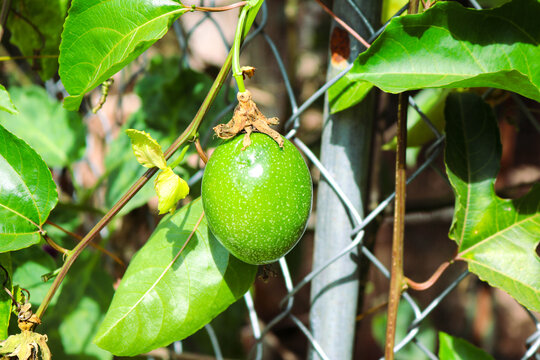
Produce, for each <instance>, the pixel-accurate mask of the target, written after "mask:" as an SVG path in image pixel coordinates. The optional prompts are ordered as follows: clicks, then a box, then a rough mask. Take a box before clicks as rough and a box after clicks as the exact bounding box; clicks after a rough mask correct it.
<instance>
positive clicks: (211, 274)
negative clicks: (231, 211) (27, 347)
mask: <svg viewBox="0 0 540 360" xmlns="http://www.w3.org/2000/svg"><path fill="white" fill-rule="evenodd" d="M202 213H203V211H202V203H201V201H200V199H198V200H195V201H193V202H192V203H190V204H189V205H188V206H186V207H184V208H182V209H181V210H180V211H178V212H176V213H175V214H174V215H171V216H166V217H165V218H164V219H163V220H162V221H161V223H160V224H159V225H158V227H157V229H156V230H155V231H154V233H153V234H152V236H151V237H150V239H148V242H147V243H146V244H145V246H144V247H143V248H142V249H141V250H139V252H138V253H137V254H136V255H135V256H134V257H133V259H132V260H131V263H130V265H129V267H128V269H127V272H126V274H125V275H124V278H123V279H122V282H121V283H120V286H119V287H118V290H116V294H115V295H114V298H113V301H112V303H111V306H110V308H109V310H108V312H107V315H106V317H105V320H104V321H103V323H102V324H101V327H100V328H99V331H98V334H97V336H96V339H95V342H96V344H97V345H98V346H100V347H102V348H104V349H106V350H109V351H111V352H112V353H113V354H115V355H124V356H133V355H137V354H140V353H144V352H147V351H150V350H152V349H155V348H158V347H161V346H166V345H168V344H170V343H172V342H173V341H176V340H181V339H183V338H185V337H187V336H189V335H191V334H193V333H194V332H196V331H197V330H198V329H200V328H201V327H203V326H204V325H205V324H207V323H208V322H209V321H210V320H212V319H213V318H214V317H215V316H217V315H218V314H219V313H221V312H222V311H223V310H225V309H226V308H227V307H228V306H229V305H230V304H232V303H233V302H234V301H236V300H237V299H238V298H239V297H241V296H242V295H243V294H244V293H245V292H246V291H247V290H248V289H249V287H250V286H251V284H252V282H253V280H254V276H255V271H256V266H252V265H248V264H245V263H243V262H241V261H240V260H238V259H236V258H235V257H234V256H232V255H230V253H229V252H228V251H227V250H226V249H225V248H223V246H222V245H221V244H220V243H219V242H218V241H217V240H216V238H215V237H214V236H213V235H212V234H211V232H210V231H209V229H208V226H207V223H206V219H205V218H204V217H203V218H202V220H201V215H202ZM199 221H200V223H199V224H198V222H199ZM197 224H198V226H197ZM192 233H193V237H192V238H191V239H190V241H189V243H188V244H187V245H186V247H185V249H183V250H182V247H183V246H184V245H185V242H186V241H187V239H188V238H189V237H190V236H191V234H192Z"/></svg>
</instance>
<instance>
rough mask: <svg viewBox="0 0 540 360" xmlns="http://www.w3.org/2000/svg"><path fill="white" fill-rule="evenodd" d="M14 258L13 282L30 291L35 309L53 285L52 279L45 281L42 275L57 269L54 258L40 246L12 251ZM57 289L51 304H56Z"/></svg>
mask: <svg viewBox="0 0 540 360" xmlns="http://www.w3.org/2000/svg"><path fill="white" fill-rule="evenodd" d="M11 255H12V259H13V269H14V270H13V284H15V285H18V286H20V287H22V288H24V289H26V290H28V291H29V292H30V302H31V303H32V307H33V309H34V310H36V309H37V306H39V304H41V301H42V300H43V299H44V298H45V294H47V291H48V290H49V288H50V287H51V284H52V280H49V281H47V282H44V281H43V279H42V275H45V274H48V273H50V272H52V271H54V270H55V269H56V264H55V262H54V260H53V258H52V257H51V256H50V255H49V254H48V253H46V252H45V251H44V250H43V249H41V247H39V246H32V247H30V248H28V249H24V250H22V251H15V252H12V253H11ZM61 286H62V287H63V285H61ZM59 293H60V291H57V293H56V295H55V296H54V297H53V299H52V301H51V303H50V304H49V306H54V305H55V304H56V302H57V300H58V294H59Z"/></svg>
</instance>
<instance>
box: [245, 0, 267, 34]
mask: <svg viewBox="0 0 540 360" xmlns="http://www.w3.org/2000/svg"><path fill="white" fill-rule="evenodd" d="M263 3H264V0H248V5H247V6H249V7H250V9H249V11H248V14H247V17H246V24H245V26H244V37H245V36H246V35H247V34H248V32H249V29H251V26H252V25H253V22H254V21H255V18H256V17H257V13H258V12H259V9H260V8H261V6H262V4H263Z"/></svg>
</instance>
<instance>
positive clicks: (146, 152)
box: [126, 129, 167, 169]
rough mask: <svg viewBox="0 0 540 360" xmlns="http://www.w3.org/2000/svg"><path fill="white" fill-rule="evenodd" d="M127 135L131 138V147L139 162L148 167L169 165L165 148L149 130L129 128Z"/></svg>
mask: <svg viewBox="0 0 540 360" xmlns="http://www.w3.org/2000/svg"><path fill="white" fill-rule="evenodd" d="M126 134H127V136H129V138H130V139H131V147H132V148H133V153H134V154H135V157H136V158H137V161H138V162H139V164H141V165H142V166H144V167H146V168H153V167H158V168H160V169H164V168H165V167H167V161H166V160H165V156H163V150H161V146H160V145H159V144H158V142H157V141H156V140H154V139H153V138H152V135H150V134H149V133H147V132H144V131H140V130H135V129H127V130H126Z"/></svg>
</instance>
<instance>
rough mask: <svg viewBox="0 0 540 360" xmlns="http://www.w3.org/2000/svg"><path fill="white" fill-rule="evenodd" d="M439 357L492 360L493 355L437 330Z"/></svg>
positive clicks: (444, 358) (441, 359)
mask: <svg viewBox="0 0 540 360" xmlns="http://www.w3.org/2000/svg"><path fill="white" fill-rule="evenodd" d="M439 359H440V360H493V357H492V356H491V355H489V354H488V353H486V352H485V351H484V350H482V349H479V348H477V347H476V346H474V345H473V344H471V343H469V342H467V341H465V340H463V339H460V338H457V337H454V336H452V335H449V334H447V333H444V332H442V331H441V332H439Z"/></svg>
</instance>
